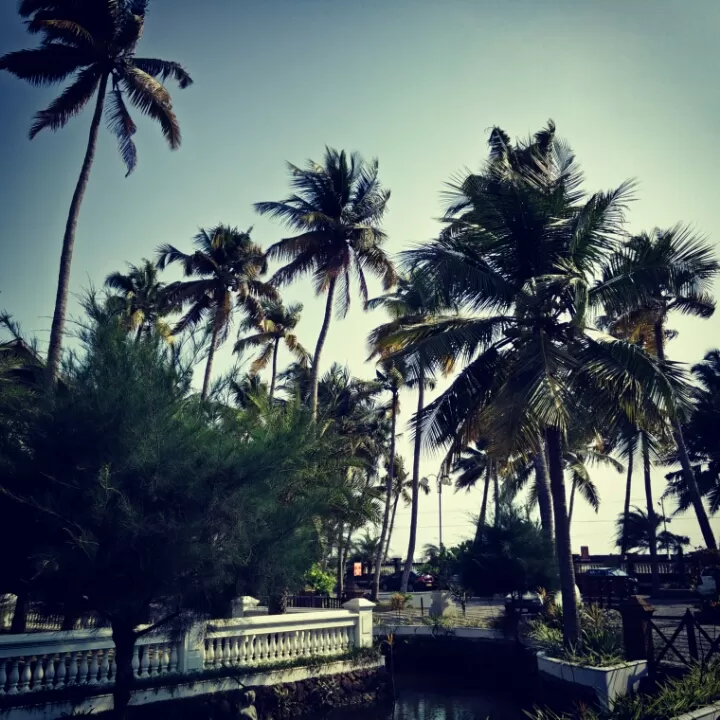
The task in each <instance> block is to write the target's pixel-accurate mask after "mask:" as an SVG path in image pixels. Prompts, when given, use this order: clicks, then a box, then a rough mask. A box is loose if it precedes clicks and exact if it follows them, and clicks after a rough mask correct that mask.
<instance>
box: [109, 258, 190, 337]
mask: <svg viewBox="0 0 720 720" xmlns="http://www.w3.org/2000/svg"><path fill="white" fill-rule="evenodd" d="M105 286H106V287H108V288H111V289H112V290H117V291H118V292H119V295H118V296H116V297H117V299H118V301H119V304H120V305H121V306H122V313H123V315H124V316H125V318H126V323H127V327H128V330H130V331H132V332H135V333H136V335H135V337H136V339H138V340H139V339H140V338H141V337H142V335H143V333H145V334H149V333H150V332H151V331H152V330H155V331H156V332H157V333H158V334H160V335H161V336H162V337H164V338H166V339H168V340H169V339H170V338H171V337H172V333H171V330H170V326H169V325H168V324H167V323H166V322H165V321H164V320H163V318H164V317H167V316H168V315H170V314H171V313H173V312H176V311H177V310H178V308H177V307H175V306H173V305H171V304H170V303H169V302H168V298H167V295H166V293H165V287H166V285H165V283H163V282H160V280H159V279H158V267H157V265H155V263H153V262H151V261H150V260H147V259H143V261H142V264H141V265H139V266H136V265H129V269H128V272H127V273H121V272H114V273H110V275H108V276H107V278H106V279H105Z"/></svg>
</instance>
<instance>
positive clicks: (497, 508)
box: [490, 462, 500, 527]
mask: <svg viewBox="0 0 720 720" xmlns="http://www.w3.org/2000/svg"><path fill="white" fill-rule="evenodd" d="M490 466H491V467H492V475H493V493H494V495H495V497H494V500H495V517H494V518H493V525H494V526H495V527H497V524H498V521H499V520H500V484H499V482H498V470H497V465H496V464H495V463H494V462H492V463H490Z"/></svg>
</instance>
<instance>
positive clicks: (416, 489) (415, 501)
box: [400, 369, 442, 593]
mask: <svg viewBox="0 0 720 720" xmlns="http://www.w3.org/2000/svg"><path fill="white" fill-rule="evenodd" d="M418 380H419V384H420V385H419V388H418V408H417V414H416V416H415V449H414V452H413V474H412V507H411V510H410V540H409V542H408V553H407V560H405V567H404V569H403V576H402V585H401V587H400V589H401V590H402V592H405V593H406V592H407V589H408V583H409V582H410V573H411V572H412V566H413V559H414V558H415V544H416V542H417V523H418V505H419V504H420V448H421V445H422V417H421V416H422V410H423V406H424V404H425V375H424V373H423V371H422V369H421V371H420V377H419V379H418ZM440 549H441V550H442V548H440Z"/></svg>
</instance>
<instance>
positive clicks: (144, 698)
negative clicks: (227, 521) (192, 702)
mask: <svg viewBox="0 0 720 720" xmlns="http://www.w3.org/2000/svg"><path fill="white" fill-rule="evenodd" d="M384 665H385V660H384V659H382V658H379V659H377V660H373V661H363V662H352V661H350V660H335V661H333V660H329V661H328V662H327V663H326V664H324V665H322V667H320V668H318V667H317V666H305V667H297V668H282V669H278V670H269V671H265V672H259V673H253V672H252V671H251V670H250V671H248V672H243V673H242V674H234V675H228V676H226V677H217V676H216V677H212V678H208V679H203V678H202V677H201V676H199V677H196V678H195V679H194V680H193V681H190V682H187V681H186V682H183V683H177V684H172V683H167V684H166V685H158V686H155V687H152V688H142V689H138V690H135V691H133V695H132V698H131V699H130V705H148V704H150V703H156V702H163V701H166V700H182V699H185V698H194V697H197V696H198V695H211V694H214V693H221V692H228V691H230V690H238V689H240V688H242V687H246V688H252V687H262V686H266V685H281V684H283V683H292V682H299V681H301V680H307V679H309V678H315V677H327V676H330V675H341V674H344V673H352V672H359V671H362V670H376V669H379V668H381V667H384ZM176 678H177V679H178V680H179V679H180V676H176ZM168 679H170V678H168ZM27 699H28V701H30V702H32V701H33V700H34V701H35V702H36V703H37V700H39V698H38V697H37V696H35V697H28V698H27ZM30 702H29V703H28V704H27V705H20V706H16V707H11V708H8V709H6V710H5V711H2V712H0V717H1V718H2V720H53V718H58V717H61V716H70V715H86V714H94V713H99V712H105V711H110V710H112V708H113V698H112V694H111V693H106V694H101V695H94V696H92V697H88V698H85V699H84V700H81V701H79V702H70V701H65V702H54V703H37V704H34V705H33V704H30Z"/></svg>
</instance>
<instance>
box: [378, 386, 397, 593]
mask: <svg viewBox="0 0 720 720" xmlns="http://www.w3.org/2000/svg"><path fill="white" fill-rule="evenodd" d="M397 394H398V391H397V388H393V397H392V429H391V431H390V432H391V437H390V462H389V463H388V474H387V478H386V480H385V512H384V513H383V524H382V530H381V531H380V540H379V542H378V547H377V552H376V553H375V575H374V576H373V589H372V598H373V600H377V596H378V593H379V592H380V571H381V570H382V563H383V549H384V547H385V541H386V539H387V537H388V524H389V520H390V503H391V501H392V488H393V476H394V475H395V426H396V423H397Z"/></svg>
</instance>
